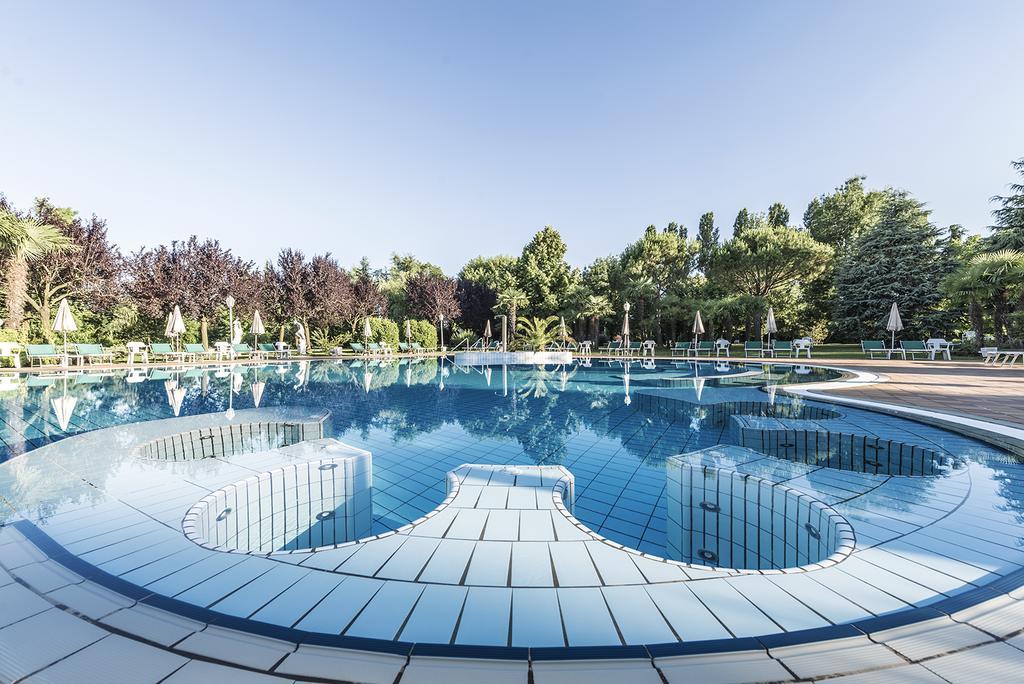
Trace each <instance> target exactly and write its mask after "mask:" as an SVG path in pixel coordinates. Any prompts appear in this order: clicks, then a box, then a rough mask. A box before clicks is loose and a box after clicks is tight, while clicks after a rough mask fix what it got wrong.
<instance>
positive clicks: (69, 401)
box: [50, 373, 78, 432]
mask: <svg viewBox="0 0 1024 684" xmlns="http://www.w3.org/2000/svg"><path fill="white" fill-rule="evenodd" d="M77 403H78V400H77V399H75V398H74V397H69V396H68V376H67V374H66V373H65V375H64V395H63V396H61V397H59V398H57V399H51V400H50V405H51V406H53V415H55V416H56V417H57V423H58V424H59V425H60V429H61V430H63V431H64V432H67V431H68V425H70V424H71V414H73V413H74V412H75V404H77Z"/></svg>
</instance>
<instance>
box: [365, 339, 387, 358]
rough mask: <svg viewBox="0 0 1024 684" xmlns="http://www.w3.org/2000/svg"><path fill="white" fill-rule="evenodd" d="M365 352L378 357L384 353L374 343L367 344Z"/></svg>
mask: <svg viewBox="0 0 1024 684" xmlns="http://www.w3.org/2000/svg"><path fill="white" fill-rule="evenodd" d="M366 350H367V351H368V352H370V354H371V355H372V356H380V355H381V354H383V353H384V350H383V349H381V346H380V345H379V344H377V343H376V342H367V343H366Z"/></svg>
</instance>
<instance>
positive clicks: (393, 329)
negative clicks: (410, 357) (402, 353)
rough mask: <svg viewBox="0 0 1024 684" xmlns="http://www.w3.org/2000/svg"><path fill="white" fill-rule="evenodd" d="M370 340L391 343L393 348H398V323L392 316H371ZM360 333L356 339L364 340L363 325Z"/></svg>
mask: <svg viewBox="0 0 1024 684" xmlns="http://www.w3.org/2000/svg"><path fill="white" fill-rule="evenodd" d="M370 331H371V334H370V340H369V341H370V342H384V343H385V344H388V345H390V346H391V347H392V348H393V349H397V348H398V324H397V323H395V322H394V321H393V320H391V319H390V318H375V317H372V316H371V317H370ZM359 332H360V334H358V335H356V339H358V340H359V341H360V342H362V341H363V336H362V334H361V333H362V327H361V326H360V328H359Z"/></svg>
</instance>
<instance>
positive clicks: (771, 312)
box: [765, 306, 779, 347]
mask: <svg viewBox="0 0 1024 684" xmlns="http://www.w3.org/2000/svg"><path fill="white" fill-rule="evenodd" d="M765 327H767V328H768V346H769V347H771V346H772V333H777V332H779V326H777V325H775V309H773V308H772V307H770V306H769V307H768V322H767V323H766V324H765Z"/></svg>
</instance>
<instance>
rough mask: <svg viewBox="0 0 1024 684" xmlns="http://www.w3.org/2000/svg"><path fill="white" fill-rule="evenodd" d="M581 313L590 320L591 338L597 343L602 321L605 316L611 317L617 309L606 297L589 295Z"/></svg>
mask: <svg viewBox="0 0 1024 684" xmlns="http://www.w3.org/2000/svg"><path fill="white" fill-rule="evenodd" d="M580 313H581V314H582V315H584V316H586V317H587V318H589V319H590V338H591V339H592V340H594V342H595V343H596V342H597V331H598V328H599V322H600V320H601V319H602V318H604V317H605V316H611V315H612V314H613V313H615V309H614V308H613V307H612V303H611V302H610V301H609V300H608V298H607V297H605V296H604V295H589V296H588V297H587V298H586V300H584V302H583V310H582V311H581V312H580Z"/></svg>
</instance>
